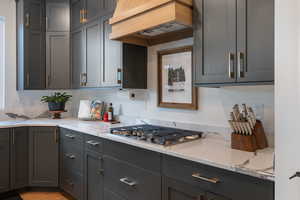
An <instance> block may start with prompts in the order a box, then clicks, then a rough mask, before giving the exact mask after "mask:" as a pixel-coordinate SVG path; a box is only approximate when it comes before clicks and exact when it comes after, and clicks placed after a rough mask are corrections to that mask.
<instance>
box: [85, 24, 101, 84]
mask: <svg viewBox="0 0 300 200" xmlns="http://www.w3.org/2000/svg"><path fill="white" fill-rule="evenodd" d="M101 35H102V29H101V26H100V23H99V20H96V21H93V22H90V23H88V24H87V25H86V27H85V40H86V41H85V45H86V47H85V49H86V52H85V53H86V59H85V62H86V64H85V65H86V76H87V77H86V79H87V80H86V84H85V86H86V87H99V86H100V84H101V83H100V81H101V79H100V77H101V64H100V60H101V58H100V55H101Z"/></svg>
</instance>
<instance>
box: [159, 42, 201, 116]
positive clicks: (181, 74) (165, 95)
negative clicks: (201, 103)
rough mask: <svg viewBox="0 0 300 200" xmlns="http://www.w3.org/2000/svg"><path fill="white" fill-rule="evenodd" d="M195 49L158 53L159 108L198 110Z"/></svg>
mask: <svg viewBox="0 0 300 200" xmlns="http://www.w3.org/2000/svg"><path fill="white" fill-rule="evenodd" d="M192 57H193V47H192V46H185V47H180V48H176V49H169V50H163V51H159V52H158V106H159V107H164V108H178V109H190V110H197V109H198V92H197V88H195V87H193V81H192V79H193V78H192V69H193V63H192Z"/></svg>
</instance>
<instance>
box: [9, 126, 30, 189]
mask: <svg viewBox="0 0 300 200" xmlns="http://www.w3.org/2000/svg"><path fill="white" fill-rule="evenodd" d="M11 134H12V136H11V152H12V153H11V184H12V189H20V188H24V187H27V186H28V155H29V154H28V144H29V137H28V128H27V127H25V128H23V127H20V128H14V129H12V133H11Z"/></svg>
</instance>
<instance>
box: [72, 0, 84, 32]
mask: <svg viewBox="0 0 300 200" xmlns="http://www.w3.org/2000/svg"><path fill="white" fill-rule="evenodd" d="M70 4H71V5H70V7H71V30H72V31H73V30H75V29H77V28H80V27H81V26H82V24H81V21H80V20H81V14H80V12H81V10H82V9H83V0H71V1H70Z"/></svg>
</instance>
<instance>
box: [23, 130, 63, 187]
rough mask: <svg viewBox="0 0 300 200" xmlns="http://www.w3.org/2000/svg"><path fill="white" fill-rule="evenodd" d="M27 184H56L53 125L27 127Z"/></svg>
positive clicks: (56, 166)
mask: <svg viewBox="0 0 300 200" xmlns="http://www.w3.org/2000/svg"><path fill="white" fill-rule="evenodd" d="M29 185H30V186H39V187H57V186H58V135H57V132H56V128H55V127H30V129H29Z"/></svg>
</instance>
